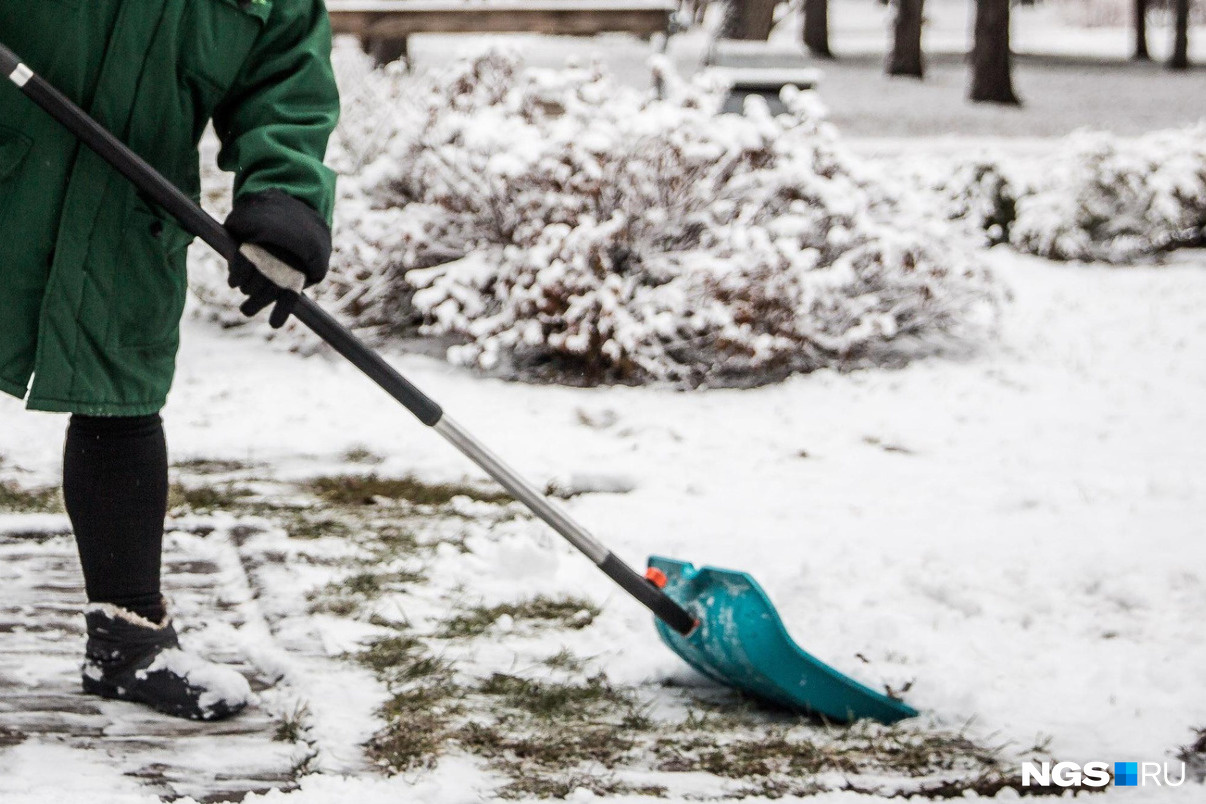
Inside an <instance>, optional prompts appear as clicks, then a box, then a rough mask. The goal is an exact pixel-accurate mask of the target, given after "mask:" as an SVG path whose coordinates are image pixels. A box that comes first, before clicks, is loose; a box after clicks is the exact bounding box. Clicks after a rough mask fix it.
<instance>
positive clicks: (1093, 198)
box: [1009, 125, 1206, 263]
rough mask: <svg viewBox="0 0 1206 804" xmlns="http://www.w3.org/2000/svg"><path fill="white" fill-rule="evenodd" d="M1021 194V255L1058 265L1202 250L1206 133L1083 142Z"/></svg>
mask: <svg viewBox="0 0 1206 804" xmlns="http://www.w3.org/2000/svg"><path fill="white" fill-rule="evenodd" d="M1046 168H1047V169H1046V170H1044V171H1043V172H1042V174H1041V177H1040V178H1038V179H1037V180H1036V183H1035V185H1034V186H1033V187H1031V188H1029V189H1028V190H1027V191H1025V192H1022V193H1020V194H1019V197H1018V199H1017V217H1016V220H1015V221H1014V223H1013V225H1012V227H1011V228H1010V232H1009V241H1010V243H1011V244H1013V245H1014V246H1015V247H1016V248H1018V249H1020V250H1022V251H1027V252H1030V253H1032V254H1037V255H1039V256H1042V257H1049V258H1052V259H1059V260H1101V261H1105V262H1116V263H1118V262H1127V261H1130V260H1134V259H1136V258H1139V257H1144V256H1150V255H1152V254H1156V253H1158V252H1161V251H1167V250H1170V249H1173V248H1177V247H1178V246H1181V245H1185V244H1187V243H1194V242H1199V241H1200V240H1201V238H1202V235H1203V230H1204V227H1206V125H1199V126H1197V127H1194V128H1187V129H1179V130H1173V131H1160V132H1155V133H1152V134H1148V135H1145V136H1142V137H1138V138H1136V139H1119V138H1116V137H1113V136H1111V135H1108V134H1087V133H1086V134H1078V135H1075V136H1073V137H1071V138H1070V139H1069V140H1068V144H1067V146H1066V147H1065V148H1064V149H1063V152H1062V153H1059V154H1058V155H1057V156H1056V157H1055V158H1053V159H1051V160H1049V162H1048V163H1047V164H1046Z"/></svg>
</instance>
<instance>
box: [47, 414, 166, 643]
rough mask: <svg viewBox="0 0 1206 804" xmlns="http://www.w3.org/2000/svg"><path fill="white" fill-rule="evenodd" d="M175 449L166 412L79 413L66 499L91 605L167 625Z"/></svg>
mask: <svg viewBox="0 0 1206 804" xmlns="http://www.w3.org/2000/svg"><path fill="white" fill-rule="evenodd" d="M167 468H168V462H167V443H166V441H165V439H164V435H163V420H162V419H161V418H160V417H159V414H152V415H150V416H136V417H112V418H110V417H94V416H82V415H80V414H75V415H73V416H72V417H71V423H70V424H69V425H68V427H67V444H66V447H65V448H64V452H63V499H64V502H65V503H66V505H67V515H68V516H69V517H70V518H71V525H72V528H73V529H74V530H75V541H76V546H77V547H78V548H79V553H80V564H81V565H82V567H83V569H84V587H85V590H86V591H87V594H88V600H89V601H92V602H94V603H113V604H116V605H118V606H121V607H123V608H126V609H129V610H130V611H133V612H136V613H138V614H140V615H142V616H143V617H146V618H147V619H149V620H151V621H152V622H159V621H160V620H162V619H163V616H164V611H163V605H162V602H161V598H160V596H159V592H160V590H159V566H160V558H161V553H162V551H163V520H164V517H165V516H166V515H167V495H168V477H167Z"/></svg>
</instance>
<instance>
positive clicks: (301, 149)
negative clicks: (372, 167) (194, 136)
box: [214, 0, 339, 225]
mask: <svg viewBox="0 0 1206 804" xmlns="http://www.w3.org/2000/svg"><path fill="white" fill-rule="evenodd" d="M338 119H339V90H338V89H337V87H336V85H335V74H334V71H333V70H332V68H331V23H330V20H329V19H328V17H327V11H326V6H325V4H324V3H323V0H275V2H274V3H273V7H272V11H271V13H270V14H269V16H268V19H267V21H266V22H265V25H264V28H263V30H262V31H261V32H260V36H259V38H258V39H257V41H256V43H255V45H254V47H253V48H252V50H251V53H250V55H249V56H248V58H247V60H246V61H245V62H244V64H243V68H242V70H241V71H240V73H239V76H238V78H236V79H235V83H234V85H233V86H232V87H231V89H230V91H229V92H228V93H227V94H226V97H225V98H224V99H223V100H222V102H221V103H220V104H219V105H218V108H217V109H216V110H215V112H214V129H215V130H216V131H217V133H218V137H219V139H220V140H221V141H222V150H221V152H220V153H219V155H218V166H219V167H221V168H222V169H223V170H226V171H230V172H233V173H234V174H235V183H234V193H235V198H236V199H237V198H239V197H241V196H244V195H247V194H251V193H262V192H265V191H267V190H279V191H281V192H284V193H287V194H288V195H291V196H293V197H294V198H297V199H300V200H301V201H304V202H306V203H307V204H308V205H310V206H311V207H313V208H314V210H315V211H317V212H318V213H319V215H321V216H322V217H323V218H324V219H325V220H326V222H327V224H328V225H329V224H330V222H331V214H332V211H333V207H334V204H335V174H334V172H333V171H331V170H330V169H329V168H327V167H326V166H325V165H323V157H324V156H325V154H326V149H327V140H328V139H329V138H330V136H331V132H332V131H334V130H335V124H336V122H338Z"/></svg>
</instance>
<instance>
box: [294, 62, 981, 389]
mask: <svg viewBox="0 0 1206 804" xmlns="http://www.w3.org/2000/svg"><path fill="white" fill-rule="evenodd" d="M337 65H338V66H339V69H340V70H341V79H342V80H341V85H342V87H343V90H344V97H345V108H344V114H343V122H342V123H341V127H340V130H339V132H338V133H337V135H336V137H335V138H334V140H333V142H332V153H331V157H330V158H331V161H332V164H333V165H335V167H336V168H337V169H339V170H340V171H341V173H343V174H344V175H343V176H341V185H340V187H341V190H340V201H339V204H338V206H337V211H336V253H335V257H334V265H333V271H332V275H331V277H330V278H329V279H328V280H327V281H326V282H325V283H323V284H322V285H320V286H318V287H317V288H315V289H314V290H313V291H312V293H313V294H314V295H315V296H316V297H317V298H318V300H319V301H320V302H321V303H322V304H323V305H324V306H325V307H327V308H328V309H330V310H332V312H334V313H335V314H336V315H337V316H339V317H341V318H342V319H343V320H344V321H345V322H347V323H349V324H350V325H352V326H353V327H355V328H357V329H358V330H360V331H361V333H362V334H367V335H369V336H370V337H374V338H377V339H385V338H389V337H391V336H395V335H398V334H407V335H413V334H422V335H424V336H426V337H428V338H434V339H435V341H433V342H441V341H443V342H446V345H447V344H451V346H450V348H448V350H447V354H448V356H449V358H450V359H452V360H454V361H456V362H459V363H462V364H467V365H474V366H477V367H480V368H483V369H487V370H492V371H496V372H499V373H503V374H506V375H509V376H522V377H529V378H541V379H548V380H553V381H562V382H571V383H595V382H645V381H668V382H673V383H676V384H679V385H684V386H697V385H701V384H708V385H748V384H757V383H761V382H767V381H770V380H773V379H776V378H779V377H782V376H785V375H787V374H789V373H792V372H800V371H810V370H813V369H816V368H819V367H823V366H842V367H852V366H858V365H869V364H899V363H901V362H903V361H905V360H907V359H909V358H912V357H916V356H920V355H925V354H931V353H933V352H935V351H937V350H940V349H947V348H952V347H959V348H961V347H965V346H967V345H969V344H972V343H975V342H976V341H977V340H978V339H980V338H982V337H983V336H984V335H985V333H986V332H987V331H988V330H989V329H990V328H991V326H992V325H993V323H994V322H995V317H996V312H997V304H998V301H999V300H998V291H997V286H996V285H995V283H994V282H993V280H992V278H991V276H990V275H989V273H988V271H987V269H986V268H985V267H984V265H983V264H982V263H981V262H979V261H978V260H977V258H976V256H975V255H974V253H972V251H971V250H970V241H969V240H968V239H967V238H965V237H963V236H961V235H960V234H959V233H958V232H957V231H956V229H955V228H954V227H951V226H950V225H949V224H947V223H946V222H944V221H942V220H940V216H937V215H935V214H934V213H932V212H931V211H928V208H927V205H926V204H922V203H918V202H917V201H916V199H914V198H912V197H911V196H909V194H908V193H907V192H905V191H901V190H899V189H897V188H894V187H893V186H891V185H889V184H887V183H885V182H882V181H881V180H880V179H879V178H878V174H877V173H875V172H874V171H868V170H866V169H864V168H863V167H862V166H861V165H860V163H859V162H857V161H856V160H854V159H852V158H851V157H849V156H847V155H846V154H845V153H844V152H843V151H842V149H841V148H840V147H839V144H838V142H837V140H836V136H835V134H834V133H833V131H832V130H831V128H830V127H829V126H828V125H827V124H826V123H825V122H824V120H823V114H822V112H821V110H820V109H819V108H818V106H817V103H816V101H815V99H814V98H813V96H812V95H811V94H807V93H800V92H794V93H789V94H788V95H787V96H786V98H785V100H786V103H787V106H788V108H789V113H788V114H785V115H780V116H777V117H775V116H772V115H771V114H770V113H769V112H768V111H767V109H766V106H765V104H762V103H757V104H755V105H753V106H751V107H750V108H749V109H748V110H747V111H748V113H747V114H746V115H744V116H740V115H722V114H720V113H719V109H720V107H721V105H722V103H723V101H724V96H725V94H726V91H727V88H726V87H724V86H722V85H720V84H718V83H716V82H715V80H714V79H710V78H708V77H707V76H704V77H701V78H700V79H698V80H697V81H695V82H691V83H684V82H682V81H680V80H678V79H677V78H676V77H675V76H674V75H673V74H672V73H670V72H669V71H666V70H662V74H661V78H662V83H663V85H664V88H665V93H664V94H665V96H666V97H665V99H663V100H659V99H658V98H656V97H655V96H654V93H652V92H642V91H637V90H633V89H628V88H625V87H621V86H618V85H616V84H615V83H614V82H613V81H612V80H611V78H610V77H609V76H608V75H606V74H605V73H604V72H602V71H601V69H599V68H597V67H582V66H570V67H567V68H566V69H561V70H555V71H550V70H535V69H523V68H522V67H521V65H520V62H519V60H518V59H517V58H515V57H512V56H509V55H504V54H501V53H498V52H493V53H490V54H488V55H486V56H484V57H481V58H477V59H475V60H470V61H463V62H460V63H458V64H457V65H456V66H455V67H454V68H452V69H451V70H446V71H439V72H434V73H431V74H428V75H419V76H413V75H408V74H406V73H402V72H400V71H393V70H387V71H381V70H370V69H368V68H367V67H366V66H365V64H364V62H363V61H362V60H360V57H359V56H357V55H356V54H354V53H349V52H347V51H344V52H342V53H340V54H339V56H338V58H337ZM294 326H295V325H294Z"/></svg>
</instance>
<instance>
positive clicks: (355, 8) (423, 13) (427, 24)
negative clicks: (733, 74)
mask: <svg viewBox="0 0 1206 804" xmlns="http://www.w3.org/2000/svg"><path fill="white" fill-rule="evenodd" d="M327 10H328V11H329V13H330V16H331V25H332V28H333V29H334V31H335V33H344V34H357V35H360V36H365V37H372V38H380V39H389V38H398V37H405V36H407V35H409V34H415V33H544V34H557V35H568V36H589V35H594V34H600V33H608V32H625V33H635V34H642V35H648V34H655V33H661V32H664V31H665V30H666V29H667V27H668V26H669V23H670V17H671V14H673V12H674V8H673V7H672V6H670V5H668V4H666V3H665V2H661V0H652V1H651V0H615V1H614V2H584V3H569V2H566V0H552V1H551V0H526V1H517V0H509V1H508V0H502V1H492V2H489V3H481V4H478V3H467V2H463V0H449V1H447V2H440V1H439V0H421V1H420V2H411V0H329V1H328V3H327Z"/></svg>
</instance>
